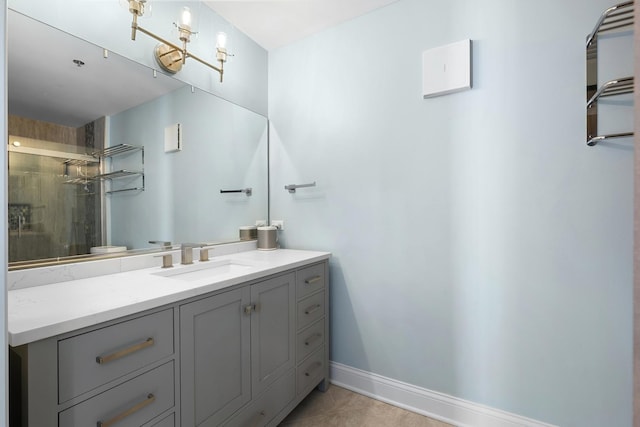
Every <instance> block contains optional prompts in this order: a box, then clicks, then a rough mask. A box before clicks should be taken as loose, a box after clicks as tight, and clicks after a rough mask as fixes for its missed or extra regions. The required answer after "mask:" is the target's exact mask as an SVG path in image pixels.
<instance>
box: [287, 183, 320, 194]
mask: <svg viewBox="0 0 640 427" xmlns="http://www.w3.org/2000/svg"><path fill="white" fill-rule="evenodd" d="M315 186H316V182H315V181H313V182H312V183H310V184H289V185H285V186H284V189H285V190H288V191H289V193H295V192H296V189H297V188H307V187H315Z"/></svg>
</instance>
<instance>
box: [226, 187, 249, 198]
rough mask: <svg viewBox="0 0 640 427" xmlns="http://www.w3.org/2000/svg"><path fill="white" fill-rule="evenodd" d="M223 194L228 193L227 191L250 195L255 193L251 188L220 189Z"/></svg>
mask: <svg viewBox="0 0 640 427" xmlns="http://www.w3.org/2000/svg"><path fill="white" fill-rule="evenodd" d="M220 193H221V194H226V193H244V194H246V195H247V197H248V196H250V195H251V194H253V190H252V189H251V188H242V189H240V190H220Z"/></svg>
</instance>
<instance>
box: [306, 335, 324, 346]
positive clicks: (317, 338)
mask: <svg viewBox="0 0 640 427" xmlns="http://www.w3.org/2000/svg"><path fill="white" fill-rule="evenodd" d="M320 338H322V334H321V333H319V332H318V333H315V334H313V335H311V336H310V337H309V338H307V339H306V340H305V342H304V345H306V346H309V345H311V344H312V343H313V342H314V341H317V340H319V339H320Z"/></svg>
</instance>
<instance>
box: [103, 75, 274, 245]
mask: <svg viewBox="0 0 640 427" xmlns="http://www.w3.org/2000/svg"><path fill="white" fill-rule="evenodd" d="M175 123H180V124H181V125H182V129H183V130H182V138H183V144H184V146H183V150H182V151H180V152H173V153H165V152H164V129H165V127H167V126H170V125H173V124H175ZM266 132H267V120H266V118H264V117H263V116H260V115H258V114H256V113H254V112H252V111H249V110H246V109H244V108H242V107H239V106H237V105H234V104H231V103H229V102H227V101H225V100H222V99H220V98H218V97H216V96H213V95H211V94H209V93H206V92H202V91H199V90H197V91H196V92H195V93H191V88H190V87H188V86H185V87H183V88H181V89H178V90H176V91H174V92H172V93H170V94H168V95H165V96H162V97H160V98H158V99H156V100H154V101H151V102H148V103H146V104H143V105H140V106H138V107H134V108H132V109H130V110H127V111H124V112H122V113H119V114H116V115H115V116H112V117H111V119H110V124H109V139H110V141H109V143H110V145H116V144H121V143H125V144H132V145H143V146H144V148H145V151H144V155H145V191H144V192H136V191H134V192H127V193H117V194H112V195H110V196H108V198H107V203H108V209H107V211H108V212H109V213H110V226H109V227H108V228H109V241H108V243H109V244H112V245H125V246H127V247H128V248H142V247H148V246H149V244H148V241H149V240H165V241H171V242H174V243H180V242H221V241H229V240H238V227H239V226H242V225H252V224H254V223H255V221H256V220H257V219H261V218H266V216H267V197H268V195H267V190H268V189H267V163H266V159H267V133H266ZM139 165H140V156H139V154H137V153H133V154H130V155H128V156H125V157H116V158H114V159H113V161H112V165H111V168H112V170H121V169H126V170H138V169H139ZM127 184H128V183H125V184H124V185H127ZM113 185H115V186H119V187H120V188H122V186H121V184H120V183H114V184H113ZM247 187H251V188H252V189H253V194H252V196H251V197H247V196H246V195H245V194H220V190H221V189H225V190H234V189H241V188H247Z"/></svg>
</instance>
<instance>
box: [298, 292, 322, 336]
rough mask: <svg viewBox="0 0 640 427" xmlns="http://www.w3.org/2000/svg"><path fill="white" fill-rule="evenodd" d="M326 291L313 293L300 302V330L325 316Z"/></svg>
mask: <svg viewBox="0 0 640 427" xmlns="http://www.w3.org/2000/svg"><path fill="white" fill-rule="evenodd" d="M324 309H325V306H324V292H320V293H318V294H315V295H311V296H310V297H309V298H305V299H303V300H302V301H299V302H298V330H300V329H302V328H305V327H307V326H309V325H310V324H312V323H313V322H315V321H316V320H318V319H320V318H321V317H323V316H324Z"/></svg>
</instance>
